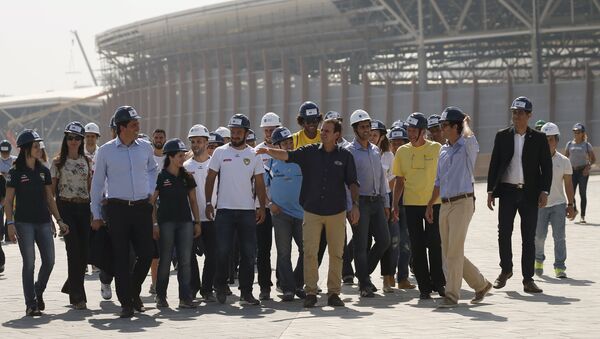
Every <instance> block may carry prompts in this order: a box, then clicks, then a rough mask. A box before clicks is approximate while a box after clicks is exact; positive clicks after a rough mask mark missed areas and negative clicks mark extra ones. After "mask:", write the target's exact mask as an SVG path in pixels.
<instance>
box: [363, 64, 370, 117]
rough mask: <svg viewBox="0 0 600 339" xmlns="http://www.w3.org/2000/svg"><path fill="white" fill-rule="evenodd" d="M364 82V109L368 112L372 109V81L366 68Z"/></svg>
mask: <svg viewBox="0 0 600 339" xmlns="http://www.w3.org/2000/svg"><path fill="white" fill-rule="evenodd" d="M362 83H363V107H362V108H363V109H364V110H365V111H367V112H369V110H370V109H371V81H370V80H369V73H367V71H366V70H363V72H362Z"/></svg>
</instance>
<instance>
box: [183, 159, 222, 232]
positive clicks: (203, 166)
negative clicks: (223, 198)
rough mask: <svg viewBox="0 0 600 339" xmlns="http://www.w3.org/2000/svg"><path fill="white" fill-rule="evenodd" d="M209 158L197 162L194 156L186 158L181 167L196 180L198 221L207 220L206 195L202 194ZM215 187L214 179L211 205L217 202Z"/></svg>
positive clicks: (216, 185) (216, 182)
mask: <svg viewBox="0 0 600 339" xmlns="http://www.w3.org/2000/svg"><path fill="white" fill-rule="evenodd" d="M209 162H210V158H208V160H206V161H204V162H198V161H196V160H194V158H191V159H188V160H187V161H186V162H184V163H183V167H185V170H186V171H188V173H189V174H191V175H192V176H193V177H194V181H196V185H198V187H196V202H197V203H198V210H199V212H200V221H208V218H207V217H206V196H205V195H204V186H205V184H206V177H207V175H208V163H209ZM217 187H218V181H215V187H213V195H212V199H211V203H212V204H213V206H214V205H215V204H216V203H217Z"/></svg>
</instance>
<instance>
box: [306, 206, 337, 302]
mask: <svg viewBox="0 0 600 339" xmlns="http://www.w3.org/2000/svg"><path fill="white" fill-rule="evenodd" d="M323 227H325V234H326V236H327V249H328V251H329V252H328V253H329V273H328V275H327V294H329V295H331V294H338V295H339V294H340V292H341V290H342V263H343V262H342V255H343V254H344V243H345V236H346V212H345V211H344V212H340V213H338V214H335V215H318V214H313V213H310V212H306V211H304V222H303V223H302V238H303V242H304V283H305V284H306V287H305V291H306V294H312V295H316V294H317V282H318V281H319V264H318V263H317V256H318V252H319V243H320V242H321V232H322V230H323Z"/></svg>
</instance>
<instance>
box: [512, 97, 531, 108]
mask: <svg viewBox="0 0 600 339" xmlns="http://www.w3.org/2000/svg"><path fill="white" fill-rule="evenodd" d="M510 109H522V110H524V111H527V112H531V111H532V110H533V104H532V103H531V100H529V99H528V98H527V97H523V96H520V97H518V98H516V99H515V100H513V102H512V104H511V105H510Z"/></svg>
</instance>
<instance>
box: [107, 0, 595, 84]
mask: <svg viewBox="0 0 600 339" xmlns="http://www.w3.org/2000/svg"><path fill="white" fill-rule="evenodd" d="M96 43H97V47H98V51H99V53H100V54H101V56H102V59H103V65H104V70H105V72H104V77H105V81H106V82H107V83H108V84H109V85H110V86H118V85H122V84H124V83H129V84H135V83H138V82H144V81H148V80H149V79H151V78H152V77H156V75H153V74H151V72H148V71H147V70H148V69H151V68H153V67H157V66H159V65H166V64H168V63H169V62H172V61H173V60H174V59H186V58H187V59H196V58H203V60H204V62H209V63H212V64H215V65H216V64H218V63H225V64H226V65H225V66H226V67H228V68H229V67H232V66H233V65H232V64H233V63H234V59H240V60H242V61H243V62H245V63H246V64H247V65H250V64H252V65H251V66H252V67H253V68H254V69H261V68H263V67H264V68H266V67H265V65H268V67H271V68H277V67H281V63H282V61H281V60H282V59H285V58H289V59H299V58H302V59H303V62H302V63H301V66H300V67H306V68H307V71H308V72H309V73H312V74H318V73H319V72H320V71H321V70H322V69H321V68H322V67H323V66H322V65H321V64H320V63H319V60H327V63H326V68H327V71H328V74H329V75H330V78H331V80H332V81H336V79H338V80H339V76H337V75H336V74H339V70H340V69H341V68H348V70H349V72H350V80H351V81H353V82H358V81H360V79H361V78H362V77H364V76H365V75H366V76H368V77H369V79H370V81H371V83H373V84H374V85H377V84H380V85H381V84H383V83H384V81H385V79H386V78H391V79H392V80H393V81H394V83H395V84H400V85H401V84H410V83H411V82H412V81H414V80H413V79H417V80H418V83H419V86H420V87H421V88H426V87H427V86H428V85H434V84H439V83H440V81H441V79H444V81H447V82H449V83H453V82H454V83H463V82H465V81H466V82H469V81H472V79H478V81H479V82H504V81H506V79H507V77H512V78H513V79H515V80H516V81H521V82H535V83H540V82H542V81H543V80H544V79H545V78H547V77H548V76H550V73H552V76H555V77H556V78H562V79H571V78H582V77H584V75H585V72H587V71H588V70H590V71H591V72H593V73H594V74H598V73H599V72H600V0H576V1H573V0H476V1H473V0H446V1H441V0H255V1H252V0H240V1H228V2H224V3H220V4H216V5H211V6H206V7H200V8H196V9H191V10H186V11H181V12H176V13H172V14H168V15H164V16H159V17H155V18H151V19H147V20H143V21H138V22H134V23H131V24H127V25H124V26H121V27H117V28H114V29H111V30H108V31H106V32H103V33H101V34H99V35H98V36H97V37H96ZM296 66H298V65H295V64H294V65H292V66H291V67H292V69H291V72H292V73H294V72H296V71H297V70H296V69H294V67H296ZM550 70H551V71H550Z"/></svg>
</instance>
